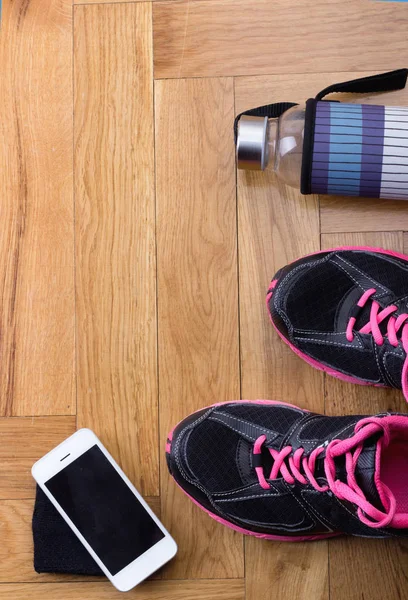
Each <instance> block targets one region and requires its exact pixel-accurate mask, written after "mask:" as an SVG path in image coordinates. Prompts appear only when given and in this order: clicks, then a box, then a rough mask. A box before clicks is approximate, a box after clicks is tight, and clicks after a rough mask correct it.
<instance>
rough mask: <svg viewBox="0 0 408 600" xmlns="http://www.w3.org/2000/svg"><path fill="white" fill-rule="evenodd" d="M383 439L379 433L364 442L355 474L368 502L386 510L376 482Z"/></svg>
mask: <svg viewBox="0 0 408 600" xmlns="http://www.w3.org/2000/svg"><path fill="white" fill-rule="evenodd" d="M381 437H382V433H377V434H375V435H373V436H371V437H369V438H368V439H367V440H366V441H365V442H364V444H363V450H362V452H361V454H360V456H359V457H358V461H357V464H356V468H355V472H354V474H355V478H356V481H357V484H358V485H359V486H360V488H361V490H362V491H363V493H364V495H365V497H366V498H367V500H368V502H370V504H372V505H373V506H375V507H376V508H378V509H379V510H384V506H383V503H382V502H381V499H380V496H379V493H378V489H377V485H376V482H375V474H376V464H377V462H379V461H377V453H378V452H381V450H380V444H379V439H380V438H381Z"/></svg>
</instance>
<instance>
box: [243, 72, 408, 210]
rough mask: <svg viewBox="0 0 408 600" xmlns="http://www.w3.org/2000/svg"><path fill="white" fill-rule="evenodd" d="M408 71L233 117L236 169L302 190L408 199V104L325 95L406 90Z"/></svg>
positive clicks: (333, 86)
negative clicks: (270, 175) (350, 100)
mask: <svg viewBox="0 0 408 600" xmlns="http://www.w3.org/2000/svg"><path fill="white" fill-rule="evenodd" d="M407 75H408V70H407V69H399V70H397V71H391V72H389V73H383V74H380V75H374V76H371V77H364V78H362V79H357V80H353V81H347V82H343V83H338V84H334V85H332V86H329V87H328V88H325V89H324V90H322V91H321V92H320V93H319V94H317V96H316V97H315V98H312V99H309V100H307V102H306V103H305V104H300V105H296V104H293V103H278V104H269V105H266V106H261V107H258V108H255V109H251V110H249V111H246V112H245V113H241V114H240V115H238V117H237V118H236V120H235V140H236V149H237V164H238V168H239V169H260V170H270V171H273V172H274V173H275V174H276V176H277V177H278V178H279V179H280V180H282V181H283V182H284V183H286V184H288V185H291V186H293V187H297V188H300V191H301V192H302V193H303V194H336V195H343V196H368V197H374V198H395V199H402V200H408V107H388V106H383V105H368V104H348V103H343V102H338V101H328V100H324V96H326V95H327V94H330V93H333V92H357V93H372V92H379V91H391V90H395V89H403V88H404V87H405V85H406V80H407Z"/></svg>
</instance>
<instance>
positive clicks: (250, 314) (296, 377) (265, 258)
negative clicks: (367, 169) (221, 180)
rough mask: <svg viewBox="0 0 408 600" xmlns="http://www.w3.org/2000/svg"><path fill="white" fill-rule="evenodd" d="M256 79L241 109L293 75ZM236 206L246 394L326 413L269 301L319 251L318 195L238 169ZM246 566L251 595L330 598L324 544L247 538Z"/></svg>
mask: <svg viewBox="0 0 408 600" xmlns="http://www.w3.org/2000/svg"><path fill="white" fill-rule="evenodd" d="M302 81H303V82H304V83H303V87H301V88H300V89H297V90H296V94H298V95H299V96H300V98H301V97H302V96H301V95H302V94H308V93H309V88H308V86H309V85H313V83H312V84H309V83H308V82H307V81H306V78H303V80H302ZM257 83H258V82H257V78H248V79H247V80H237V81H236V87H235V94H236V98H235V104H236V112H240V111H241V110H244V109H245V108H247V107H249V106H256V105H257V104H258V105H259V104H265V103H267V102H269V101H273V99H272V100H270V99H268V98H270V89H269V86H273V93H274V94H276V96H275V97H280V98H286V97H288V95H287V88H288V86H290V80H289V79H288V78H285V77H280V76H277V77H273V78H270V79H269V80H268V83H267V85H266V86H264V87H263V88H262V86H261V90H260V87H259V86H258V85H257ZM251 90H253V91H252V92H251ZM295 99H296V98H295ZM238 209H239V210H238V227H239V229H238V232H239V234H238V241H239V244H238V247H239V298H240V334H241V383H242V396H243V397H244V398H269V399H274V400H275V399H276V400H284V401H287V402H291V403H294V404H299V406H302V407H305V408H309V409H311V410H314V411H316V412H323V409H324V396H323V376H322V374H321V373H319V372H317V371H315V370H313V369H311V368H310V367H309V366H308V365H307V364H306V363H304V362H302V361H301V360H300V359H299V358H298V357H297V356H296V355H295V354H294V353H293V352H292V351H291V350H290V349H289V348H288V347H287V346H286V345H285V344H284V343H283V342H282V341H281V340H280V339H279V337H278V335H277V333H276V332H275V330H274V329H273V327H272V324H271V322H270V319H269V316H268V312H267V309H266V306H265V296H266V290H267V288H268V284H269V282H270V281H271V279H272V278H273V275H274V274H275V272H276V271H277V270H278V269H279V268H280V267H282V266H284V265H285V264H287V263H288V262H290V261H292V260H295V259H296V258H299V257H300V256H303V255H304V254H307V253H310V252H313V251H315V250H316V249H318V248H319V244H320V236H319V212H318V204H317V198H316V197H315V196H308V197H306V196H302V195H301V194H300V193H299V192H298V191H296V190H293V189H290V188H288V187H286V186H284V185H282V184H280V183H279V182H278V181H277V180H276V179H275V177H274V176H273V175H270V174H267V173H257V172H238ZM245 566H246V571H245V572H246V593H247V598H258V599H260V600H268V599H269V598H270V597H271V596H273V597H277V598H278V597H279V598H281V599H283V600H286V599H288V600H289V599H290V598H299V599H301V600H307V599H309V598H311V597H313V598H316V599H318V600H327V598H328V580H327V544H326V543H325V542H319V543H318V544H314V545H313V546H312V547H311V545H310V544H307V543H300V544H280V543H268V542H265V541H262V540H259V539H255V538H250V537H248V538H246V540H245Z"/></svg>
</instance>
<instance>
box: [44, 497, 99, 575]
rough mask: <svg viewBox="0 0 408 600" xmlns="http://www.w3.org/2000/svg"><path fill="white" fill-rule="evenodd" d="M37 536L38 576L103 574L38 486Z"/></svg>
mask: <svg viewBox="0 0 408 600" xmlns="http://www.w3.org/2000/svg"><path fill="white" fill-rule="evenodd" d="M33 537H34V569H35V570H36V571H37V573H70V574H75V575H102V574H103V573H102V571H101V570H100V568H99V566H98V565H97V564H96V562H95V561H94V559H93V558H92V556H91V555H90V554H89V552H88V551H87V550H86V549H85V548H84V546H83V545H82V544H81V542H80V541H79V540H78V538H77V537H76V535H75V534H74V532H73V531H72V530H71V529H70V527H69V526H68V525H67V523H66V522H65V521H64V519H63V518H62V517H61V515H60V514H59V513H58V511H57V510H56V508H55V507H54V506H53V505H52V504H51V502H50V501H49V500H48V498H47V496H46V495H45V494H44V492H43V491H42V490H41V489H40V488H39V487H38V486H37V496H36V500H35V507H34V514H33Z"/></svg>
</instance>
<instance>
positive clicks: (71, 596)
mask: <svg viewBox="0 0 408 600" xmlns="http://www.w3.org/2000/svg"><path fill="white" fill-rule="evenodd" d="M130 595H131V597H132V598H139V599H140V600H142V599H143V600H191V599H192V598H194V600H213V599H214V598H217V600H244V597H245V596H244V584H243V581H242V580H240V579H235V580H217V579H213V580H210V581H148V582H146V583H142V584H141V585H140V586H138V587H136V588H135V589H134V590H132V591H131V592H130ZM10 598H13V600H26V598H30V600H43V598H47V600H84V598H86V600H116V599H117V600H119V599H120V598H123V593H122V592H118V591H117V590H115V588H114V587H113V586H112V585H111V584H110V583H109V582H103V583H93V582H92V583H85V584H84V583H49V584H47V583H43V584H41V585H36V584H30V583H26V584H24V583H21V584H14V585H13V584H11V585H8V584H2V585H0V599H1V600H10Z"/></svg>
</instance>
